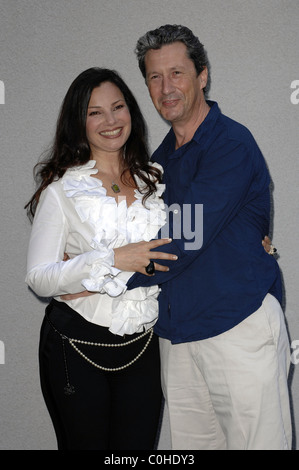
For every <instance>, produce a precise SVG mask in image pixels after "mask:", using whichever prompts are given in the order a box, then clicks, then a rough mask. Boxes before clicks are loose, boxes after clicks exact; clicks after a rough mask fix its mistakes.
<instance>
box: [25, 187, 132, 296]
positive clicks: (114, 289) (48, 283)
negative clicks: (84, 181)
mask: <svg viewBox="0 0 299 470" xmlns="http://www.w3.org/2000/svg"><path fill="white" fill-rule="evenodd" d="M68 234H69V223H68V220H67V219H66V217H65V214H64V211H63V209H62V207H61V203H60V200H59V197H58V195H57V193H56V192H55V191H54V190H53V189H52V188H51V187H50V186H49V187H48V188H46V189H45V190H44V191H43V193H42V195H41V198H40V201H39V204H38V207H37V210H36V214H35V217H34V220H33V226H32V231H31V236H30V240H29V247H28V253H27V275H26V279H25V282H26V283H27V284H28V286H29V287H30V288H31V289H32V290H33V291H34V292H35V293H36V294H37V295H39V296H41V297H55V296H59V295H63V294H75V293H78V292H82V291H84V290H85V289H86V288H90V290H94V291H97V292H107V293H108V294H111V295H112V296H114V294H115V295H119V293H120V292H122V291H123V290H125V289H126V286H125V283H123V282H122V281H121V280H119V281H117V282H115V281H114V276H116V275H117V274H118V273H119V270H117V269H116V268H114V267H113V264H114V253H113V250H108V249H105V248H104V247H103V249H99V250H92V249H91V251H89V252H85V253H82V254H79V255H78V256H76V257H74V258H73V259H70V260H68V261H63V257H64V252H65V249H66V242H67V238H68ZM109 289H110V292H109Z"/></svg>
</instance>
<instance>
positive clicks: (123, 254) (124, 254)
mask: <svg viewBox="0 0 299 470" xmlns="http://www.w3.org/2000/svg"><path fill="white" fill-rule="evenodd" d="M171 241H172V240H171V239H170V238H162V239H160V240H151V241H150V242H138V243H129V244H128V245H124V246H121V247H119V248H114V266H115V267H116V268H118V269H120V270H121V271H132V272H139V273H141V274H146V275H147V276H149V275H150V274H148V273H147V272H146V270H145V268H146V267H147V266H148V265H149V263H150V261H151V260H153V259H155V260H156V259H162V260H163V259H164V260H171V261H175V260H177V256H176V255H173V254H171V253H164V252H163V251H162V252H161V251H151V250H154V249H155V248H158V247H161V246H163V245H166V244H168V243H170V242H171ZM154 265H155V270H156V271H164V272H166V271H169V268H168V267H167V266H163V265H162V264H158V263H154Z"/></svg>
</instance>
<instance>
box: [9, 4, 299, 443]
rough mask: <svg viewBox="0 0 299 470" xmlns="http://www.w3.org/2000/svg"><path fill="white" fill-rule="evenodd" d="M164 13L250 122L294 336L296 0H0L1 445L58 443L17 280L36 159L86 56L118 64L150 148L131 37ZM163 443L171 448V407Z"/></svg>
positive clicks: (220, 97) (32, 320)
mask: <svg viewBox="0 0 299 470" xmlns="http://www.w3.org/2000/svg"><path fill="white" fill-rule="evenodd" d="M165 23H176V24H184V25H186V26H188V27H189V28H191V29H192V30H193V32H194V33H195V34H196V35H198V36H199V38H200V40H201V41H202V42H203V43H204V45H205V47H206V49H207V51H208V57H209V60H210V63H211V76H212V84H211V90H210V98H211V99H213V100H215V101H218V103H219V105H220V107H221V109H222V112H223V113H225V114H227V115H229V116H230V117H232V118H234V119H236V120H239V121H240V122H242V123H243V124H245V125H246V126H248V127H249V129H250V130H251V131H252V133H253V135H254V136H255V138H256V140H257V142H258V144H259V146H260V148H261V149H262V151H263V153H264V156H265V159H266V161H267V163H268V165H269V168H270V173H271V176H272V179H273V183H274V184H273V186H274V191H273V201H274V224H273V233H272V234H271V235H272V237H273V241H274V243H275V245H277V247H278V248H279V252H280V259H279V263H280V267H281V270H282V273H283V279H284V285H285V314H286V318H287V322H288V328H289V333H290V338H291V341H292V342H293V346H294V347H295V346H297V345H296V341H297V340H299V319H298V302H299V292H298V291H299V289H298V261H297V259H298V243H297V240H298V195H299V190H298V185H297V181H298V148H299V133H298V118H299V104H298V102H299V48H298V42H299V1H298V0H263V1H261V0H186V1H185V2H182V1H181V0H163V1H161V0H148V1H146V0H109V1H105V0H51V1H49V0H26V1H24V0H0V152H1V172H0V178H1V185H0V191H1V250H2V251H1V265H0V281H1V304H0V305H1V306H0V311H1V316H0V384H1V393H0V449H2V450H47V449H55V448H56V440H55V436H54V433H53V429H52V424H51V422H50V419H49V417H48V413H47V410H46V408H45V405H44V402H43V399H42V396H41V392H40V388H39V377H38V363H37V348H38V338H39V329H40V324H41V320H42V316H43V311H44V306H45V305H44V304H43V303H41V302H40V301H39V300H38V299H37V298H36V297H35V296H34V295H33V294H32V292H30V291H29V290H28V289H27V287H26V285H25V283H24V277H25V264H26V250H27V243H28V237H29V233H30V224H29V222H28V220H27V218H26V215H25V211H24V210H23V207H24V204H25V203H26V202H27V201H28V199H29V198H30V197H31V195H32V192H33V189H34V184H33V179H32V169H33V166H34V164H35V163H36V161H37V159H38V158H39V156H40V154H41V152H42V151H43V150H44V149H45V148H46V147H47V145H48V144H49V143H50V141H51V138H52V136H53V132H54V126H55V121H56V118H57V114H58V110H59V107H60V104H61V101H62V99H63V97H64V95H65V93H66V90H67V88H68V87H69V85H70V83H71V81H72V80H73V79H74V78H75V77H76V76H77V75H78V74H79V73H80V72H81V71H82V70H84V69H86V68H89V67H91V66H104V67H108V68H114V69H116V70H118V71H119V72H120V73H121V74H122V76H123V78H124V79H125V80H126V81H127V83H128V84H129V86H130V87H131V88H132V90H133V91H134V93H135V95H136V97H137V100H138V101H139V104H140V106H141V108H142V110H143V112H144V115H145V117H146V119H147V121H148V124H149V128H150V143H151V148H152V150H154V148H155V147H156V146H157V145H158V144H159V142H160V141H161V139H162V137H163V136H164V135H165V133H166V131H167V126H166V124H165V123H163V122H162V121H161V119H160V118H159V116H158V115H157V113H156V111H155V110H154V108H153V106H152V104H151V101H150V99H149V97H148V94H147V90H146V87H145V84H144V81H143V79H142V77H141V74H140V73H139V70H138V67H137V61H136V59H135V55H134V52H133V51H134V48H135V44H136V41H137V39H138V38H139V36H141V35H142V34H143V33H145V32H146V31H147V30H149V29H153V28H156V27H158V26H160V25H162V24H165ZM292 87H293V88H292ZM244 249H246V247H244ZM297 348H298V346H297ZM298 361H299V349H298V352H297V350H296V349H295V350H294V355H293V363H294V364H293V368H292V380H291V391H292V398H293V416H294V424H295V425H296V427H297V429H298V427H299V365H297V364H296V363H297V362H298ZM295 446H296V444H295ZM159 448H160V449H164V450H167V449H169V448H170V444H169V433H168V420H167V411H166V412H165V416H164V420H163V424H162V430H161V437H160V442H159Z"/></svg>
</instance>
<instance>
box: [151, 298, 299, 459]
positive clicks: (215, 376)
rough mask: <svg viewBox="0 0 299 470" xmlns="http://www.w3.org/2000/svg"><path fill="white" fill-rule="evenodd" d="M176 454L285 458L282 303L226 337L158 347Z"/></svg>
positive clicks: (271, 302)
mask: <svg viewBox="0 0 299 470" xmlns="http://www.w3.org/2000/svg"><path fill="white" fill-rule="evenodd" d="M160 352H161V360H162V386H163V391H164V396H165V399H166V403H167V406H168V411H169V419H170V431H171V440H172V447H173V449H174V450H179V449H185V450H187V449H188V450H197V449H198V450H205V449H206V450H208V449H210V450H213V449H219V450H221V449H227V450H246V449H247V450H287V449H290V448H291V437H292V431H291V419H290V406H289V393H288V385H287V376H288V371H289V364H290V347H289V341H288V337H287V332H286V327H285V321H284V317H283V312H282V310H281V307H280V304H279V302H278V301H277V300H276V299H275V298H274V297H273V296H271V295H269V294H268V295H267V296H266V298H265V299H264V302H263V304H262V306H261V307H260V308H259V309H258V310H257V311H256V312H254V313H253V314H252V315H250V316H249V317H248V318H247V319H245V320H244V321H243V322H242V323H240V324H239V325H237V326H236V327H234V328H232V329H231V330H229V331H227V332H225V333H223V334H221V335H219V336H216V337H213V338H209V339H207V340H202V341H195V342H190V343H182V344H175V345H172V344H171V343H170V341H168V340H165V339H160Z"/></svg>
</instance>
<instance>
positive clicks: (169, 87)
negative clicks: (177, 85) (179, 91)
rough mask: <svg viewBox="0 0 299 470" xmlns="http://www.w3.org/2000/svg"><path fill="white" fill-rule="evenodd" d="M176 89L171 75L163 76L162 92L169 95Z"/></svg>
mask: <svg viewBox="0 0 299 470" xmlns="http://www.w3.org/2000/svg"><path fill="white" fill-rule="evenodd" d="M173 90H174V86H173V83H172V81H171V79H170V78H169V77H163V80H162V93H163V94H164V95H169V94H170V93H172V92H173Z"/></svg>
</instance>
